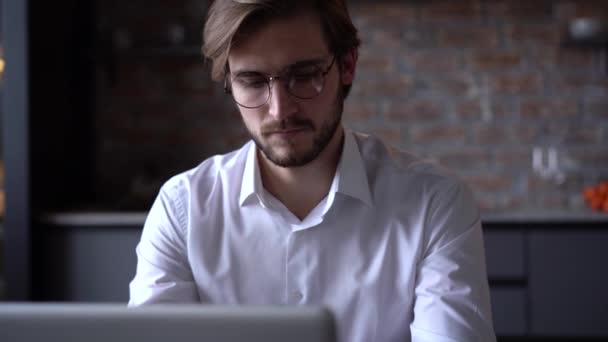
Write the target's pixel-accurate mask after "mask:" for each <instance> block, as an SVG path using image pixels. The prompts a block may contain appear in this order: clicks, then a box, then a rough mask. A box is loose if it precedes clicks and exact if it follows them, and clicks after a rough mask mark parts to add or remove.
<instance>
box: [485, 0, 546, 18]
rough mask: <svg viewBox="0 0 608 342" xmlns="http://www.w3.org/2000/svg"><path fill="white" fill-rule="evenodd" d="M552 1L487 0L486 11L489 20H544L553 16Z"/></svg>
mask: <svg viewBox="0 0 608 342" xmlns="http://www.w3.org/2000/svg"><path fill="white" fill-rule="evenodd" d="M552 5H553V1H552V0H532V1H513V0H488V1H486V10H487V14H488V16H489V17H490V18H495V17H499V18H504V17H506V18H518V19H519V18H527V19H529V18H539V19H540V18H544V19H548V18H550V17H551V16H552V14H553V7H552Z"/></svg>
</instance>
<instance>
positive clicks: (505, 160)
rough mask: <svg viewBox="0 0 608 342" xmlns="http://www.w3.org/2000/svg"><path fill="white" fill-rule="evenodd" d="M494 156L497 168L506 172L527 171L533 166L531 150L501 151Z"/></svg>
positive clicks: (511, 149)
mask: <svg viewBox="0 0 608 342" xmlns="http://www.w3.org/2000/svg"><path fill="white" fill-rule="evenodd" d="M493 155H494V162H495V165H496V167H497V168H498V169H499V170H503V171H504V172H507V171H519V170H525V169H527V168H529V167H531V165H532V152H531V148H527V147H526V148H518V149H515V148H508V149H499V150H495V151H494V152H493Z"/></svg>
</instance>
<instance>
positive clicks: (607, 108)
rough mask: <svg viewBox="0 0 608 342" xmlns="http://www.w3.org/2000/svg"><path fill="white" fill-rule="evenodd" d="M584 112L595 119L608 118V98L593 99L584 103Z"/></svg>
mask: <svg viewBox="0 0 608 342" xmlns="http://www.w3.org/2000/svg"><path fill="white" fill-rule="evenodd" d="M584 108H585V109H584V112H585V113H587V114H589V115H590V116H591V117H593V118H594V119H596V120H607V119H608V100H606V99H594V100H590V101H587V102H586V103H585V107H584Z"/></svg>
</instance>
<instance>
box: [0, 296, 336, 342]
mask: <svg viewBox="0 0 608 342" xmlns="http://www.w3.org/2000/svg"><path fill="white" fill-rule="evenodd" d="M0 341H7V342H8V341H19V342H33V341H45V342H55V341H58V342H59V341H62V342H63V341H88V342H134V341H146V342H195V341H196V342H201V341H212V342H216V341H224V342H243V341H248V342H262V341H264V342H284V341H290V342H335V327H334V322H333V319H332V316H331V314H330V313H329V312H328V311H327V310H323V309H318V308H305V307H293V306H285V307H242V306H210V305H155V306H147V307H140V308H127V307H126V306H125V305H123V304H0Z"/></svg>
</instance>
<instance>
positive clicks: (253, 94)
mask: <svg viewBox="0 0 608 342" xmlns="http://www.w3.org/2000/svg"><path fill="white" fill-rule="evenodd" d="M231 88H232V96H233V97H234V100H235V101H236V103H238V104H239V105H241V106H243V107H248V108H256V107H260V106H262V105H264V103H266V101H268V97H269V96H270V91H269V89H268V82H267V81H266V79H264V78H263V77H254V78H240V77H239V78H234V79H233V80H232V82H231Z"/></svg>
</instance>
